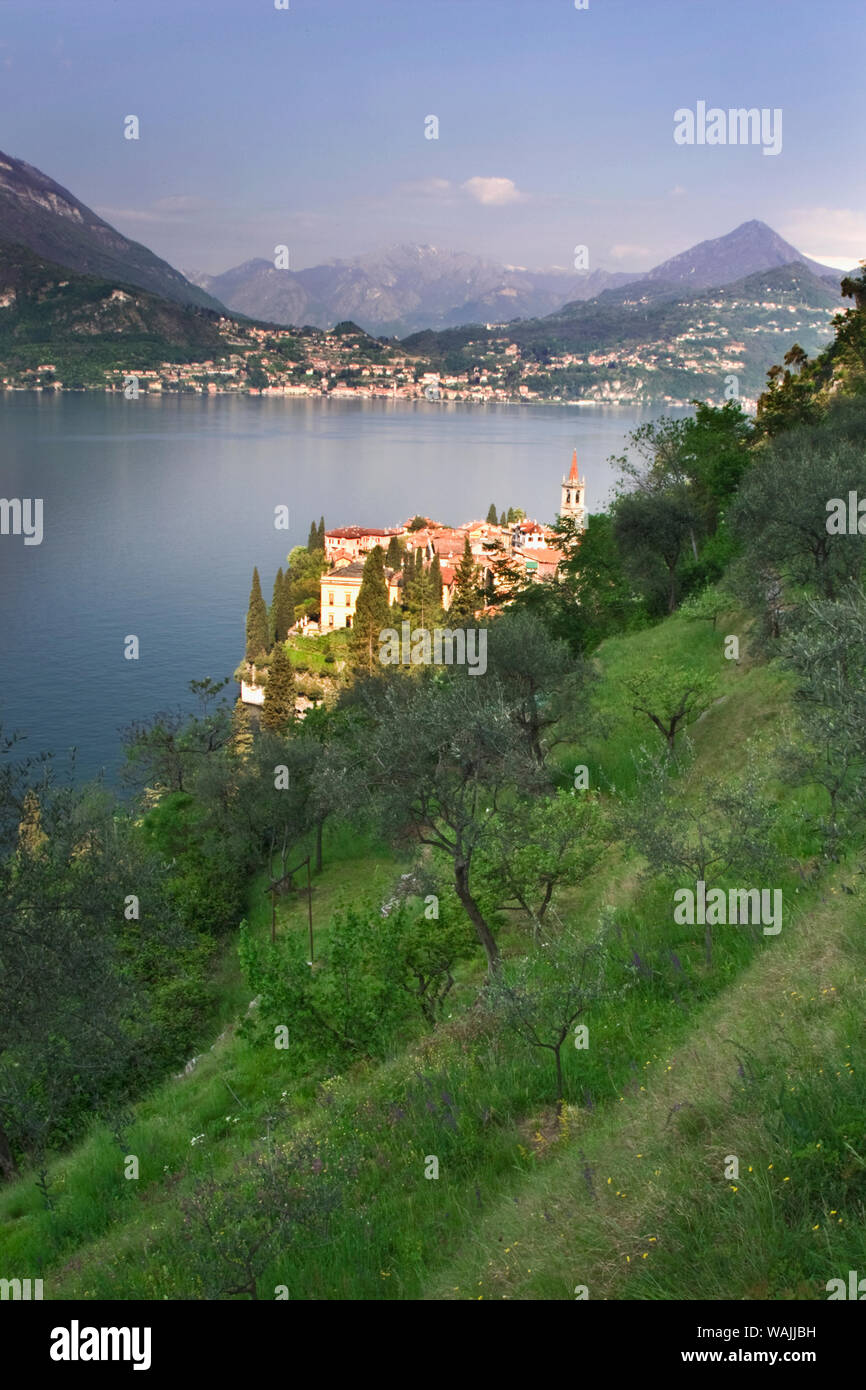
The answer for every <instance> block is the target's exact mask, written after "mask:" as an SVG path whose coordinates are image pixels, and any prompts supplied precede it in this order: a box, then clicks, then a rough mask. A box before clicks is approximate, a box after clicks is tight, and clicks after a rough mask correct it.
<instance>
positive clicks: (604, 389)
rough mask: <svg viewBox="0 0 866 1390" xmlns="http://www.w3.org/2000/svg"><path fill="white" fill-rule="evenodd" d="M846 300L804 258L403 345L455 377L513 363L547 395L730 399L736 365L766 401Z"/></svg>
mask: <svg viewBox="0 0 866 1390" xmlns="http://www.w3.org/2000/svg"><path fill="white" fill-rule="evenodd" d="M839 308H840V296H839V294H838V292H835V291H834V290H833V289H832V288H831V286H830V285H829V284H828V283H827V282H826V281H825V280H823V279H819V278H818V277H817V276H815V275H813V274H812V272H811V271H810V270H809V269H808V268H807V267H806V266H804V265H802V264H800V263H797V264H794V265H788V266H782V267H779V268H777V269H775V270H768V271H759V272H757V273H755V274H752V275H748V276H746V277H745V278H743V279H741V280H738V281H735V282H734V283H733V284H729V285H724V286H722V287H721V288H717V289H705V290H699V291H696V292H685V293H684V292H683V290H682V289H681V288H680V287H679V286H678V285H676V284H674V283H671V282H665V281H645V280H644V281H640V282H636V283H634V284H630V285H628V286H625V287H624V288H622V289H611V290H606V291H604V292H603V293H602V294H600V295H598V296H597V297H596V298H595V299H592V300H589V301H588V302H575V303H571V304H566V305H565V306H564V307H563V308H562V309H560V310H558V311H557V312H556V313H554V314H548V315H547V316H546V317H544V318H539V319H529V320H525V321H516V322H514V323H509V324H508V325H507V327H506V328H505V329H502V328H487V327H485V326H483V325H474V326H469V327H465V328H460V329H453V330H450V331H447V332H443V333H417V334H413V335H412V336H411V337H409V338H407V339H405V341H404V346H405V347H406V348H407V349H408V350H410V351H412V352H418V353H423V354H425V355H426V356H427V357H428V358H429V359H430V360H431V361H432V362H433V363H434V364H435V365H437V366H438V367H439V368H440V370H442V371H443V372H445V373H448V372H455V371H457V370H459V369H460V367H461V366H462V368H463V370H466V369H467V368H468V367H471V366H473V365H477V366H478V367H479V368H480V369H481V370H485V369H487V368H490V367H494V366H499V367H502V366H505V365H507V366H509V367H510V368H511V369H512V370H513V371H520V372H521V374H522V379H523V380H524V381H525V383H526V385H527V386H528V387H529V389H530V390H531V391H533V392H537V393H538V395H539V396H541V397H542V398H547V397H553V398H554V399H557V398H559V399H564V400H568V399H586V400H606V399H609V398H610V397H616V398H617V399H620V400H638V401H661V400H666V401H671V402H672V403H680V402H682V403H683V404H687V403H688V402H689V401H690V400H691V399H692V398H694V397H699V398H702V399H703V398H705V399H709V400H713V399H715V400H720V399H722V392H723V390H724V378H725V376H726V374H728V373H735V374H736V375H737V376H738V378H739V390H740V393H741V394H742V395H745V396H750V397H756V396H757V395H758V394H759V392H760V390H761V389H762V386H763V384H764V378H765V375H766V372H767V370H768V368H769V367H770V366H771V365H772V364H773V363H774V362H776V361H778V360H779V359H780V358H781V357H782V356H784V354H785V352H787V351H788V349H789V348H790V347H791V345H792V344H793V343H794V342H795V341H798V342H799V343H800V345H801V346H802V347H803V348H804V349H805V351H806V352H807V353H814V352H816V351H818V350H820V349H821V348H822V347H824V346H825V345H826V344H827V343H828V341H829V340H830V338H831V337H832V332H833V327H832V325H833V316H834V314H835V313H837V312H838V311H839ZM512 344H514V345H516V347H517V349H518V352H517V354H516V356H512V357H511V358H509V357H508V356H507V355H506V354H507V349H508V347H509V346H510V345H512Z"/></svg>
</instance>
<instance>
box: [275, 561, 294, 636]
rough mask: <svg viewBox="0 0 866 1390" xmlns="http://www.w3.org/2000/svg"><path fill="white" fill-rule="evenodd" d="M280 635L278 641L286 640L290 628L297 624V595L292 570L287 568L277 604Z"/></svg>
mask: <svg viewBox="0 0 866 1390" xmlns="http://www.w3.org/2000/svg"><path fill="white" fill-rule="evenodd" d="M277 621H278V635H277V641H279V642H284V641H285V640H286V638H287V637H288V635H289V628H290V627H294V625H295V597H294V592H293V590H292V575H291V571H290V570H288V569H287V570H286V572H285V574H284V575H283V583H282V588H281V589H280V598H279V602H278V604H277Z"/></svg>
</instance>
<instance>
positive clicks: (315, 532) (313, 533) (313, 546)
mask: <svg viewBox="0 0 866 1390" xmlns="http://www.w3.org/2000/svg"><path fill="white" fill-rule="evenodd" d="M318 548H319V528H318V526H317V525H316V523H315V521H311V522H310V534H309V535H308V536H307V549H308V550H309V552H310V554H311V555H312V553H313V551H314V550H318Z"/></svg>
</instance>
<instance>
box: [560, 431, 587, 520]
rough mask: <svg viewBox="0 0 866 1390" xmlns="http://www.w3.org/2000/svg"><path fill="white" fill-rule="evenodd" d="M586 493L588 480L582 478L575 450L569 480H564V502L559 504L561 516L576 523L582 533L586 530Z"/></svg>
mask: <svg viewBox="0 0 866 1390" xmlns="http://www.w3.org/2000/svg"><path fill="white" fill-rule="evenodd" d="M585 493H586V479H585V478H581V477H580V474H579V473H578V471H577V450H576V449H575V451H574V453H573V454H572V456H571V472H570V473H569V475H568V477H567V478H563V480H562V501H561V502H560V504H559V514H560V516H567V517H570V518H571V519H572V520H573V521H576V522H577V524H578V526H579V527H580V529H581V531H585V530H586V506H585V504H584V496H585Z"/></svg>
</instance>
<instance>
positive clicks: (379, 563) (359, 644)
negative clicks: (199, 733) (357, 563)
mask: <svg viewBox="0 0 866 1390" xmlns="http://www.w3.org/2000/svg"><path fill="white" fill-rule="evenodd" d="M383 562H384V556H383V554H382V547H381V546H380V545H374V546H373V549H372V550H371V551H370V552H369V553H368V555H367V558H366V560H365V561H364V574H363V576H362V579H361V588H360V590H359V592H358V601H357V603H356V604H355V620H354V623H353V625H352V632H351V636H350V638H349V664H350V665H351V667H352V670H353V671H365V672H367V673H369V674H372V673H373V672H374V671H376V670H378V668H379V633H380V632H381V631H382V629H383V628H385V627H390V624H391V612H390V609H389V607H388V586H387V585H386V583H385V567H384V563H383Z"/></svg>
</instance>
